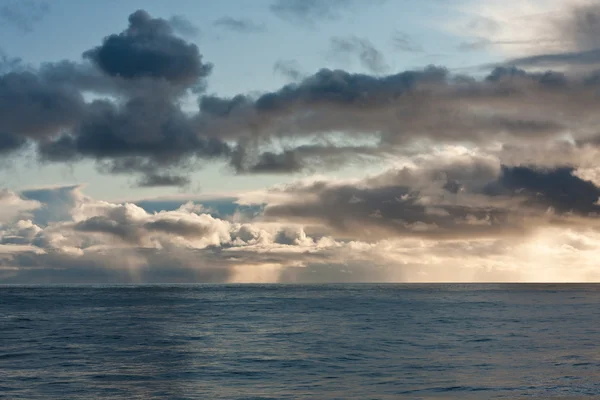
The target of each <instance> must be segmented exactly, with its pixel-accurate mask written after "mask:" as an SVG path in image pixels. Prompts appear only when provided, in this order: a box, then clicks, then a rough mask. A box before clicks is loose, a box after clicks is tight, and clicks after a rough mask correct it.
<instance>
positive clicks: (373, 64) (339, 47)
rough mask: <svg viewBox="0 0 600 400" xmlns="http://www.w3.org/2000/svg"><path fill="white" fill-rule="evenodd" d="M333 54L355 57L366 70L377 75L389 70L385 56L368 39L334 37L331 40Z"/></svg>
mask: <svg viewBox="0 0 600 400" xmlns="http://www.w3.org/2000/svg"><path fill="white" fill-rule="evenodd" d="M331 52H332V53H333V54H334V55H335V56H342V57H344V56H347V55H349V56H355V57H357V58H358V60H359V61H360V63H361V64H362V66H363V67H364V68H366V69H367V70H369V71H370V72H373V73H376V74H378V73H382V72H385V71H387V70H388V69H389V66H388V65H387V64H386V62H385V58H384V56H383V54H382V53H381V52H380V51H379V50H377V49H376V48H375V46H374V45H373V43H371V42H370V41H369V40H368V39H364V38H359V37H356V36H350V37H347V38H342V37H334V38H332V39H331Z"/></svg>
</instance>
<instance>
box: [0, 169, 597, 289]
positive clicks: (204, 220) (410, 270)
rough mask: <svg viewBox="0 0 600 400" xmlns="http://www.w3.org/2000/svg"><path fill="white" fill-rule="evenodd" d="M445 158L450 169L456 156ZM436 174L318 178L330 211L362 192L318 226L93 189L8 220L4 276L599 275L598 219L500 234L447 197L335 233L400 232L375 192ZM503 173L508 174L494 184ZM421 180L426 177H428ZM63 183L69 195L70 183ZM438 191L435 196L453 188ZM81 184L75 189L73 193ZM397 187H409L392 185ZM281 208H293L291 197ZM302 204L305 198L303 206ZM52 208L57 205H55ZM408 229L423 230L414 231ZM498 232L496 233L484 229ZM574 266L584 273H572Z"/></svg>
mask: <svg viewBox="0 0 600 400" xmlns="http://www.w3.org/2000/svg"><path fill="white" fill-rule="evenodd" d="M462 163H463V165H465V166H466V167H467V168H465V169H467V170H469V171H467V172H458V171H459V170H460V168H457V172H456V173H457V174H459V176H458V175H453V176H454V177H455V178H461V179H463V181H464V182H463V183H465V187H466V188H469V190H473V188H479V187H481V183H479V182H478V180H481V181H484V180H486V179H489V175H494V174H497V173H498V172H497V171H496V172H494V171H495V168H493V167H492V168H490V167H482V166H481V165H480V166H476V164H486V162H485V161H484V160H481V159H475V160H473V161H472V162H471V164H473V165H472V166H471V167H470V168H469V167H468V163H467V161H466V158H464V159H463V160H462ZM440 164H441V165H446V166H447V167H448V168H446V170H448V171H451V169H452V168H450V166H449V165H448V163H447V162H446V163H444V162H442V163H440ZM413 169H415V168H413ZM438 169H440V168H438ZM435 170H436V168H434V167H429V169H426V168H424V169H423V170H422V171H420V172H418V171H414V170H413V171H404V172H401V171H395V172H390V173H388V174H387V176H384V175H385V174H384V175H381V176H378V177H375V178H373V179H372V180H370V181H364V182H355V183H356V185H355V186H356V187H359V186H362V189H360V190H353V191H352V190H349V189H348V188H349V187H351V185H350V183H349V182H347V183H346V184H344V185H337V186H336V185H335V184H333V183H329V184H326V183H315V184H314V185H312V186H311V187H305V188H304V191H303V192H302V198H304V199H307V201H306V204H308V203H310V202H313V201H321V203H320V204H321V207H328V205H327V204H326V203H324V202H323V201H322V200H321V199H323V198H324V197H326V196H324V195H323V193H324V192H327V191H329V192H331V191H339V192H343V191H348V192H352V196H353V197H351V198H350V200H349V201H348V203H349V204H351V205H353V206H356V208H352V209H350V208H348V207H347V206H345V205H344V204H342V203H338V208H340V209H342V210H343V212H340V213H337V214H336V211H335V210H334V209H333V208H331V209H327V212H328V213H330V214H332V215H331V216H330V217H328V219H322V220H321V221H320V222H319V223H316V220H313V221H312V222H311V223H307V222H306V221H305V222H304V223H297V221H296V222H293V221H292V220H291V219H292V218H289V216H282V217H281V218H280V219H279V220H278V221H276V222H272V221H269V220H268V219H269V218H268V217H269V215H268V212H267V218H264V217H262V216H261V215H258V216H255V217H254V218H252V219H250V220H249V221H247V222H243V223H239V222H234V221H233V220H231V219H223V218H217V217H214V216H212V215H210V214H207V213H206V212H205V209H204V208H202V207H197V206H195V205H194V204H191V203H185V204H183V205H182V206H180V207H179V208H175V209H171V210H170V211H158V212H148V211H146V210H144V209H143V208H141V207H139V206H137V205H135V204H133V203H121V204H117V203H111V202H105V201H98V200H94V199H91V198H89V197H87V196H84V195H80V196H73V198H76V199H77V200H76V201H74V202H73V203H72V206H71V209H70V212H69V213H68V214H69V217H66V218H65V219H64V220H62V221H56V222H49V223H47V224H39V225H38V224H35V223H34V222H32V221H31V220H27V219H24V218H19V217H17V218H13V219H11V220H10V221H12V222H7V223H6V224H4V225H3V227H2V229H1V230H0V282H3V283H93V282H95V283H123V282H361V281H363V282H364V281H371V282H399V281H400V282H404V281H406V282H440V281H442V282H443V281H446V282H447V281H461V282H462V281H488V282H489V281H540V280H541V281H561V280H567V281H577V280H579V281H594V280H598V279H599V278H600V271H599V270H598V269H597V266H596V264H595V262H594V260H595V252H597V251H598V249H599V248H600V236H599V234H598V227H597V226H594V225H583V224H581V225H577V224H571V225H554V226H552V225H544V224H539V225H536V226H531V227H530V228H531V229H529V230H528V231H527V234H526V235H524V234H523V233H524V232H520V234H519V235H518V236H515V235H514V232H513V234H509V235H498V234H497V233H498V229H497V228H493V227H492V228H490V224H493V223H494V221H493V220H492V219H487V220H486V219H485V218H481V217H479V216H477V215H476V214H475V209H476V208H477V207H478V206H477V205H473V204H471V205H470V206H469V205H467V203H464V204H463V205H462V207H463V208H465V209H466V208H469V210H470V213H469V214H467V213H466V212H465V213H464V214H463V215H464V216H465V217H464V218H463V220H461V221H459V220H458V219H457V218H456V216H457V215H458V214H457V213H456V212H455V209H454V208H452V207H451V206H448V205H447V204H434V203H428V204H427V205H426V207H425V208H418V207H416V206H415V205H414V203H413V204H412V205H411V206H413V207H414V209H413V210H411V211H413V212H414V214H415V215H412V216H411V218H414V220H415V221H414V222H412V227H410V228H409V227H407V226H405V227H404V228H403V229H400V230H398V229H397V228H395V229H396V230H395V231H394V232H395V233H396V234H388V235H386V236H379V235H377V234H372V235H368V236H365V235H360V234H358V230H356V231H347V232H342V231H340V230H338V231H336V232H331V230H329V229H328V227H330V226H331V225H330V224H331V223H332V221H335V220H336V218H337V217H338V216H339V217H340V218H341V216H342V214H344V217H345V218H347V219H348V220H349V223H350V224H352V221H358V220H360V221H361V226H360V230H362V231H368V230H371V231H377V228H376V225H375V224H377V223H378V224H381V225H380V228H381V227H384V228H387V229H388V231H389V232H392V230H391V228H390V226H389V225H386V221H385V220H386V215H387V214H388V213H390V212H396V213H402V211H396V210H393V209H392V208H388V209H385V208H383V209H382V210H380V214H381V215H380V216H381V218H379V217H377V216H371V217H370V218H371V219H372V220H373V221H374V222H373V223H372V224H369V223H368V222H367V219H365V218H364V216H363V215H364V213H365V212H367V211H368V210H370V209H372V208H371V206H372V205H375V206H377V207H380V206H381V203H377V202H375V200H374V199H375V197H376V196H377V195H380V194H382V193H384V192H385V191H382V190H378V189H380V188H382V187H384V186H382V185H384V182H392V181H395V182H397V183H402V182H403V180H406V179H408V180H409V181H415V182H421V183H419V184H417V185H425V186H427V185H426V181H427V179H426V178H425V176H427V175H428V174H432V173H435V172H434V171H435ZM519 174H522V172H519ZM450 175H452V172H451V173H450ZM501 175H502V172H500V175H499V176H497V177H496V179H500V177H501ZM418 176H421V177H423V178H422V180H421V181H419V179H417V178H416V177H418ZM469 177H470V178H471V180H470V181H468V179H469ZM500 180H501V179H500ZM567 180H568V179H567ZM467 181H468V182H467ZM473 182H475V184H473V185H470V184H469V183H473ZM523 182H527V179H525V180H523ZM521 184H522V182H520V183H519V184H518V185H517V186H521ZM378 185H379V187H378ZM430 186H431V185H430ZM434 186H435V185H434ZM534 186H535V185H534ZM319 187H320V189H317V188H319ZM537 188H538V187H537V186H535V188H534V189H537ZM42 190H44V191H45V192H44V193H45V195H44V196H42V195H38V197H40V198H42V197H43V198H45V199H47V200H46V201H49V202H52V201H53V199H60V198H62V197H64V195H62V194H59V195H50V194H49V193H48V192H50V191H51V190H52V189H42ZM55 190H56V191H59V192H60V191H64V189H63V188H56V189H55ZM294 190H295V192H294V196H295V197H296V198H299V196H298V193H299V192H298V188H297V187H295V188H294ZM429 190H430V194H431V193H433V191H438V192H441V191H444V190H445V189H443V188H439V187H437V188H435V189H434V188H430V189H429ZM77 191H78V190H77V189H72V192H77ZM388 191H389V194H393V195H397V194H399V193H396V192H394V191H393V189H390V190H388ZM311 193H312V194H311ZM461 193H462V192H461ZM328 196H331V194H329V195H328ZM401 196H402V195H401ZM383 198H389V196H387V195H386V196H383V197H381V199H383ZM473 199H474V200H476V199H477V198H476V197H473ZM524 199H525V200H526V199H528V197H527V196H526V197H524V198H522V197H520V198H518V199H516V200H517V202H518V203H520V202H522V201H523V200H524ZM406 200H407V199H406V198H402V197H400V198H398V199H397V202H396V204H395V205H394V206H395V207H396V208H403V207H406V205H405V204H404V203H403V202H405V201H406ZM505 200H506V199H505ZM280 203H281V202H280ZM283 203H286V204H289V203H290V199H289V198H288V199H286V200H284V201H283ZM299 203H300V202H299V201H297V200H296V204H299ZM44 207H45V208H48V209H52V208H56V206H53V205H51V204H44ZM269 207H270V206H268V207H267V209H266V210H267V211H268V210H269ZM533 208H535V207H533ZM504 212H507V213H518V211H516V207H514V206H513V207H512V208H505V209H504ZM452 213H454V216H455V220H454V221H453V223H452V227H453V231H454V234H453V235H439V234H428V233H425V234H420V233H419V232H427V226H426V224H427V221H426V220H424V222H423V221H419V219H421V218H428V216H431V217H432V218H438V219H437V220H436V222H437V223H439V222H440V221H442V222H443V221H449V220H448V219H447V218H448V216H449V215H452ZM315 215H317V214H315ZM318 215H322V214H318ZM407 215H408V214H407ZM537 215H538V214H535V216H537ZM565 216H566V218H576V217H575V216H572V217H570V216H569V213H568V212H565ZM445 218H446V219H445ZM578 218H583V217H582V216H581V215H580V216H579V217H578ZM587 218H592V217H587ZM535 221H536V219H529V220H528V221H527V222H535ZM343 222H344V221H342V223H343ZM473 227H476V228H473ZM477 227H479V228H477ZM408 229H410V230H412V232H413V234H410V235H405V234H404V232H405V231H406V230H408ZM474 229H475V230H474ZM476 229H483V230H482V231H478V230H476ZM490 229H491V231H492V232H495V233H496V234H493V235H486V234H485V232H488V231H489V230H490ZM328 230H329V232H326V231H328ZM465 232H466V233H467V234H465ZM482 232H483V233H482ZM397 233H400V234H399V235H398V234H397ZM469 233H470V234H469ZM332 235H333V236H332ZM573 265H577V268H567V266H573Z"/></svg>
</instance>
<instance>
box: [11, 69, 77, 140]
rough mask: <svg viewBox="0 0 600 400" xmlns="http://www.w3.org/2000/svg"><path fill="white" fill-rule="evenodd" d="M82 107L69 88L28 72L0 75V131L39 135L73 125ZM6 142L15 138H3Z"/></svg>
mask: <svg viewBox="0 0 600 400" xmlns="http://www.w3.org/2000/svg"><path fill="white" fill-rule="evenodd" d="M84 109H85V103H84V100H83V96H82V95H81V93H80V92H78V91H77V90H75V89H73V88H72V87H68V86H64V85H61V84H57V83H54V82H52V81H50V80H46V79H44V78H42V77H39V76H37V75H36V74H34V73H32V72H28V71H24V72H9V73H7V74H5V75H1V76H0V134H3V135H19V136H21V137H29V138H41V137H44V136H49V135H51V134H54V133H55V132H57V131H58V130H60V129H63V128H64V129H68V128H70V127H72V126H73V125H75V124H76V123H77V122H78V121H79V119H80V118H81V115H82V113H83V110H84ZM2 141H3V142H5V143H9V144H10V143H13V144H14V140H8V139H6V138H5V139H4V140H2Z"/></svg>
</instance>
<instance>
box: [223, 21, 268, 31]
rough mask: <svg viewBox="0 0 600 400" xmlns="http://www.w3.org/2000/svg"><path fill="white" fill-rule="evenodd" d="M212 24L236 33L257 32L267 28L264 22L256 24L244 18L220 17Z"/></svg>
mask: <svg viewBox="0 0 600 400" xmlns="http://www.w3.org/2000/svg"><path fill="white" fill-rule="evenodd" d="M213 25H214V26H216V27H218V28H223V29H226V30H229V31H233V32H238V33H258V32H265V31H266V30H267V28H266V27H265V25H264V24H258V23H256V22H254V21H252V20H250V19H245V18H233V17H222V18H219V19H217V20H216V21H214V22H213Z"/></svg>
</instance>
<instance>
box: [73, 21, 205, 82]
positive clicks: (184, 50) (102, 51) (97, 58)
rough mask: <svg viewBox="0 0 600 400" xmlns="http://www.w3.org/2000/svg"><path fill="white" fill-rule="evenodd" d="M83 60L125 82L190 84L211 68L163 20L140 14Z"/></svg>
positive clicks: (198, 53)
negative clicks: (144, 80)
mask: <svg viewBox="0 0 600 400" xmlns="http://www.w3.org/2000/svg"><path fill="white" fill-rule="evenodd" d="M84 57H85V58H88V59H90V60H91V61H92V62H94V63H95V64H96V65H97V66H98V67H99V68H100V69H101V70H102V71H104V72H105V73H107V74H108V75H110V76H120V77H123V78H127V79H135V78H143V77H151V78H162V79H166V80H167V81H169V82H172V83H182V84H192V83H194V82H196V81H198V80H199V79H202V78H204V77H206V76H208V75H209V74H210V72H211V70H212V65H211V64H205V63H203V62H202V56H201V54H200V52H199V51H198V47H197V46H196V45H194V44H191V43H186V42H185V41H184V40H182V39H180V38H178V37H176V36H174V35H173V28H172V27H171V25H170V24H169V23H168V22H167V21H166V20H163V19H160V18H152V17H151V16H150V15H149V14H148V13H147V12H146V11H143V10H138V11H136V12H134V13H133V14H131V15H130V16H129V27H128V28H127V30H125V31H124V32H122V33H120V34H118V35H110V36H108V37H106V38H105V39H104V42H103V44H102V45H101V46H98V47H96V48H94V49H92V50H89V51H87V52H85V53H84Z"/></svg>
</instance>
